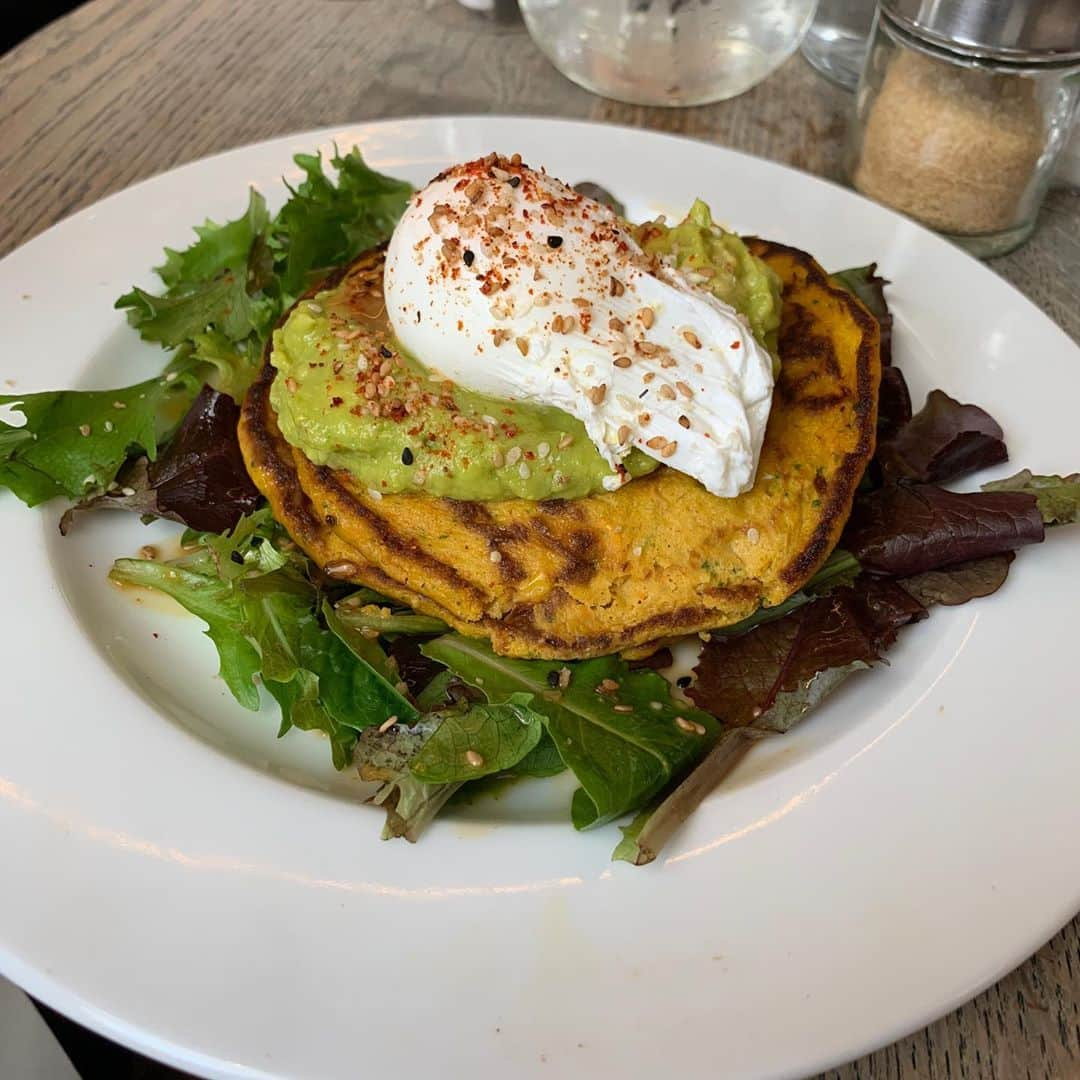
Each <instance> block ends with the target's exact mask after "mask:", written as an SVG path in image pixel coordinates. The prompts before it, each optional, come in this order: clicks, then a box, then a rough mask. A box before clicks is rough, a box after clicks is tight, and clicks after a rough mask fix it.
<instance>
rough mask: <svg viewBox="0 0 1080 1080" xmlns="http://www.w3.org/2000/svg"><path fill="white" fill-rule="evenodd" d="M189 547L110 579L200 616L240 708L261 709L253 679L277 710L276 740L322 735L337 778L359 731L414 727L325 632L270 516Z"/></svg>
mask: <svg viewBox="0 0 1080 1080" xmlns="http://www.w3.org/2000/svg"><path fill="white" fill-rule="evenodd" d="M185 539H186V540H188V541H190V548H191V550H189V551H188V552H187V553H186V554H185V555H183V556H182V557H181V558H179V559H175V560H172V561H171V562H164V563H159V562H154V561H152V560H148V559H119V560H117V562H116V563H115V564H114V566H113V569H112V571H111V572H110V577H111V578H112V579H113V580H114V581H117V582H120V583H122V584H127V585H137V586H141V587H144V588H153V589H158V590H159V591H161V592H164V593H166V594H167V595H169V596H172V597H173V598H174V599H175V600H177V601H178V602H179V603H180V604H182V605H183V606H184V607H185V608H187V609H188V610H189V611H190V612H192V614H194V615H197V616H199V618H201V619H202V620H203V621H204V622H205V623H206V624H207V631H206V633H207V636H208V637H210V639H211V640H212V641H213V642H214V644H215V646H216V647H217V650H218V657H219V660H220V674H221V678H222V679H223V681H224V682H225V684H226V685H227V686H228V687H229V689H230V691H231V692H232V693H233V696H234V697H235V698H236V699H237V701H239V702H240V703H241V704H242V705H244V706H245V707H246V708H249V709H253V710H254V709H258V708H259V705H260V700H259V692H258V687H257V686H256V683H255V677H256V675H258V676H259V678H260V679H261V681H262V683H263V685H264V686H266V688H267V690H268V692H269V693H270V694H271V696H272V697H273V698H274V699H275V700H276V701H277V703H278V705H279V707H280V709H281V716H282V721H281V728H280V734H285V732H287V731H288V730H289V729H290V728H291V727H297V728H301V729H303V730H318V731H322V732H323V733H325V734H326V736H327V737H328V739H329V740H330V746H331V751H332V754H333V760H334V764H335V765H336V766H337V768H339V769H342V768H345V766H346V765H348V763H349V761H350V758H351V751H352V747H353V745H354V744H355V742H356V737H357V734H358V732H360V731H362V730H363V729H364V728H366V727H370V726H378V725H381V724H383V723H384V722H385V721H386V720H387V719H388V718H390V717H400V719H401V720H403V721H407V722H408V721H412V720H415V719H416V717H417V715H418V714H417V712H416V710H415V708H414V707H413V706H412V705H411V704H410V702H409V701H408V700H407V699H406V698H404V697H403V696H402V695H401V694H400V693H399V692H398V690H397V689H396V688H395V687H394V686H393V685H392V684H391V683H390V682H389V681H388V680H387V679H385V678H384V677H383V676H382V675H381V674H380V673H379V671H378V670H376V668H375V667H374V666H373V665H372V664H371V663H369V662H368V661H367V660H365V659H364V658H363V657H361V656H359V655H357V653H356V652H354V651H353V649H352V648H350V646H349V644H348V643H347V642H346V641H345V640H343V639H342V638H340V637H339V636H338V635H337V634H335V633H334V632H333V629H332V628H331V629H328V628H326V627H325V626H324V625H323V623H322V621H321V620H320V617H319V611H320V604H321V595H320V592H319V589H318V588H317V587H316V586H315V585H314V584H313V583H312V581H311V580H310V579H309V578H308V576H307V568H308V564H307V562H306V560H305V559H304V558H303V557H302V556H300V555H297V554H295V549H293V548H292V545H291V542H287V541H284V540H283V539H282V533H281V531H280V527H279V526H277V525H276V523H274V522H273V520H272V519H271V518H270V517H269V512H268V511H260V512H259V513H257V514H253V515H250V516H248V517H245V518H243V519H241V521H240V522H239V523H238V524H237V526H236V528H235V529H234V530H233V531H232V532H231V534H229V535H216V534H214V533H204V534H201V535H196V536H192V535H190V534H189V535H188V536H187V537H186V538H185ZM286 543H288V544H289V550H288V551H285V550H282V548H284V547H285V545H286ZM279 545H280V546H279Z"/></svg>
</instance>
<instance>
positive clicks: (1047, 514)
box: [982, 469, 1080, 525]
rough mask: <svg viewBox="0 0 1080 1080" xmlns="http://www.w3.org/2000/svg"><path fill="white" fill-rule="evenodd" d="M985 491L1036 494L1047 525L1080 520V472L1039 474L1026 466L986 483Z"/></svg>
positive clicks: (1036, 500) (1073, 522)
mask: <svg viewBox="0 0 1080 1080" xmlns="http://www.w3.org/2000/svg"><path fill="white" fill-rule="evenodd" d="M982 489H983V491H1023V492H1026V493H1027V494H1028V495H1034V496H1035V503H1036V505H1037V506H1038V508H1039V513H1040V514H1042V519H1043V522H1044V523H1045V524H1047V525H1072V524H1076V523H1077V522H1080V473H1070V474H1069V475H1068V476H1038V475H1036V474H1035V473H1033V472H1032V471H1031V470H1030V469H1022V470H1021V471H1020V472H1018V473H1017V474H1016V475H1015V476H1009V477H1007V478H1006V479H1004V480H992V481H991V482H990V483H989V484H983V486H982Z"/></svg>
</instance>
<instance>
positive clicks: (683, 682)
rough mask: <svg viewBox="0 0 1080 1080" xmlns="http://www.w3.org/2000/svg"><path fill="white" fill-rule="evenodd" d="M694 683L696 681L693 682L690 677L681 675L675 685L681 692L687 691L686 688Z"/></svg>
mask: <svg viewBox="0 0 1080 1080" xmlns="http://www.w3.org/2000/svg"><path fill="white" fill-rule="evenodd" d="M693 681H694V680H693V679H691V678H690V676H689V675H680V676H679V677H678V678H677V679H676V680H675V685H676V686H677V687H678V688H679V689H680V690H685V689H686V688H687V687H688V686H689V685H690V684H691V683H692V682H693Z"/></svg>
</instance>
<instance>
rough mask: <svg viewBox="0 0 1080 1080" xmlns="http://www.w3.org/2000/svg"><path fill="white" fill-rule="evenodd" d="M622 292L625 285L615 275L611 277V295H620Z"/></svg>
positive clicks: (624, 289)
mask: <svg viewBox="0 0 1080 1080" xmlns="http://www.w3.org/2000/svg"><path fill="white" fill-rule="evenodd" d="M624 292H626V286H625V285H624V284H623V283H622V282H621V281H620V280H619V279H618V278H617V277H613V278H612V279H611V295H612V296H622V294H623V293H624Z"/></svg>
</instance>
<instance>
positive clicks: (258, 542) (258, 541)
mask: <svg viewBox="0 0 1080 1080" xmlns="http://www.w3.org/2000/svg"><path fill="white" fill-rule="evenodd" d="M250 542H251V546H252V547H253V548H257V547H262V542H263V538H262V537H261V536H253V537H252V538H251V541H250Z"/></svg>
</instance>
